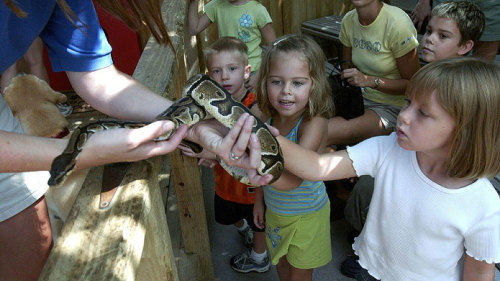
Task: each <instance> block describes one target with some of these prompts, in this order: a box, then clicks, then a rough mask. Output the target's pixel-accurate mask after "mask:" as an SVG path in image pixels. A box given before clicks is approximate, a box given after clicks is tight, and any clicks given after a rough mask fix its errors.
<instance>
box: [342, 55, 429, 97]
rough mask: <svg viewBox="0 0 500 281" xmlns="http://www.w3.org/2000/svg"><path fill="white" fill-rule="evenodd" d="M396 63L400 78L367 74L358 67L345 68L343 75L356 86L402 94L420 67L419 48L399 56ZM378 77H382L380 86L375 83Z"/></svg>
mask: <svg viewBox="0 0 500 281" xmlns="http://www.w3.org/2000/svg"><path fill="white" fill-rule="evenodd" d="M349 58H350V56H349ZM396 64H397V66H398V70H399V73H400V75H401V78H400V79H388V78H382V77H378V76H371V75H366V74H364V73H363V72H361V71H360V70H359V69H357V68H348V69H345V70H344V71H343V72H342V77H343V78H345V79H347V81H348V82H349V84H351V85H354V86H358V87H370V88H376V89H377V90H379V91H381V92H384V93H386V94H394V95H401V93H404V92H405V90H406V86H407V85H408V82H409V80H410V78H411V77H412V76H413V74H415V73H416V72H417V71H418V70H419V69H420V64H419V61H418V53H417V48H415V49H413V50H412V51H410V52H408V53H407V54H405V55H404V56H402V57H400V58H397V59H396ZM376 78H379V79H380V85H379V86H378V87H376V85H375V79H376Z"/></svg>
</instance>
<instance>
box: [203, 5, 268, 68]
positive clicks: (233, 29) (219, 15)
mask: <svg viewBox="0 0 500 281" xmlns="http://www.w3.org/2000/svg"><path fill="white" fill-rule="evenodd" d="M205 14H206V15H207V16H208V18H209V19H210V21H212V22H215V23H217V29H218V31H219V36H221V37H222V36H232V37H236V38H238V39H240V40H241V41H243V42H245V43H246V44H247V47H248V61H249V64H250V65H251V66H252V71H257V70H259V68H260V62H261V54H262V49H261V48H260V42H261V41H262V35H261V33H260V29H261V28H263V27H264V26H265V25H266V24H268V23H271V22H272V20H271V16H270V15H269V13H268V12H267V10H266V8H265V7H264V6H262V4H260V3H259V2H257V1H253V0H252V1H249V2H247V3H246V4H243V5H238V6H237V5H233V4H231V3H229V2H228V1H227V0H212V1H210V2H208V4H207V5H206V6H205Z"/></svg>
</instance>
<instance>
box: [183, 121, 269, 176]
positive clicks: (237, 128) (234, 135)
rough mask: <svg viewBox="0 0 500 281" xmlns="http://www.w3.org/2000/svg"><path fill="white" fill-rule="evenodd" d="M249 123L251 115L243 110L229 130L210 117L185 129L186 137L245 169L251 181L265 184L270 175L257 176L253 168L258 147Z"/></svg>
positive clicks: (258, 161)
mask: <svg viewBox="0 0 500 281" xmlns="http://www.w3.org/2000/svg"><path fill="white" fill-rule="evenodd" d="M253 123H254V117H252V116H250V115H249V114H247V113H244V114H242V116H241V117H240V118H239V119H238V121H237V122H236V123H235V125H234V126H233V127H232V128H231V129H230V130H229V131H227V129H226V128H225V127H224V126H221V125H220V124H219V123H217V122H214V121H212V120H209V121H202V122H199V123H198V124H196V125H195V126H193V127H192V128H191V129H190V130H189V133H188V136H187V138H188V139H196V140H198V141H200V142H201V143H204V144H206V145H205V146H204V149H206V150H208V151H210V152H212V153H214V154H216V155H218V156H219V157H220V158H221V159H222V160H224V162H226V163H227V164H228V165H230V166H237V167H241V168H243V169H246V170H247V173H248V176H249V178H250V179H251V182H252V183H254V184H256V185H261V184H266V183H268V182H269V181H271V179H272V176H271V175H265V176H260V175H259V174H258V172H257V168H258V167H259V164H260V160H261V155H260V153H261V147H260V142H259V140H258V138H257V136H256V135H255V134H254V133H252V125H253ZM224 135H225V136H224ZM221 136H224V138H221ZM247 148H248V149H247ZM231 153H232V154H233V157H231ZM234 156H236V157H237V158H236V157H234Z"/></svg>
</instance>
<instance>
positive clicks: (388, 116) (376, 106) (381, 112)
mask: <svg viewBox="0 0 500 281" xmlns="http://www.w3.org/2000/svg"><path fill="white" fill-rule="evenodd" d="M363 102H364V104H365V110H367V109H370V110H373V111H374V112H375V113H377V115H378V117H379V118H380V120H381V121H382V124H383V125H384V128H385V129H386V130H393V129H395V128H396V120H397V119H398V114H399V111H401V106H395V105H387V104H381V103H378V102H374V101H371V100H368V99H363Z"/></svg>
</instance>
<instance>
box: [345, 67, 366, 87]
mask: <svg viewBox="0 0 500 281" xmlns="http://www.w3.org/2000/svg"><path fill="white" fill-rule="evenodd" d="M341 78H342V79H346V80H347V82H349V84H351V85H353V86H357V87H370V86H371V84H370V82H371V81H369V80H368V76H367V75H365V74H364V73H363V72H361V71H359V70H358V69H357V68H348V69H345V70H344V71H342V75H341Z"/></svg>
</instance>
